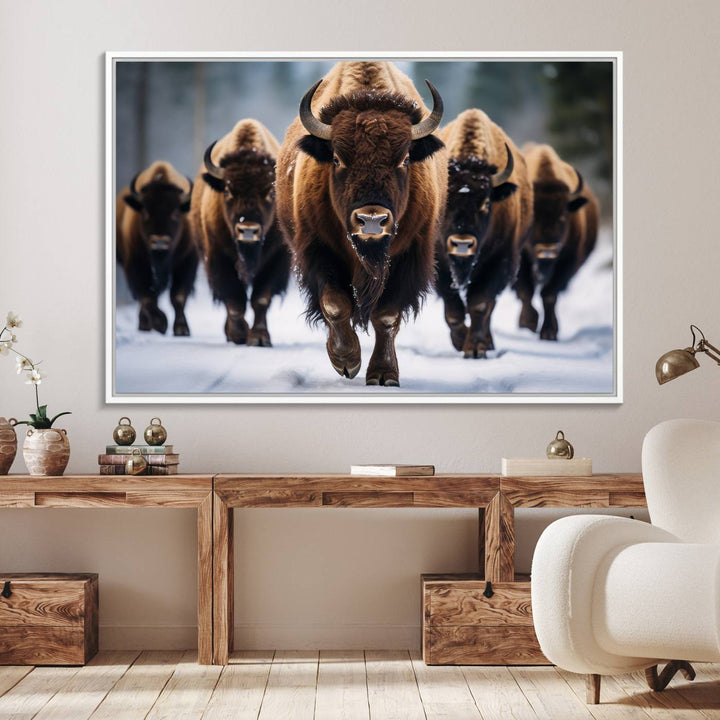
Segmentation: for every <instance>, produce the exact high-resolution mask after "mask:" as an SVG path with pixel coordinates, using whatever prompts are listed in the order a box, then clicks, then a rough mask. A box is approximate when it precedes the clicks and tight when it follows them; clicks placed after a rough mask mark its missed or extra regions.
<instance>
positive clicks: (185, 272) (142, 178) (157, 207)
mask: <svg viewBox="0 0 720 720" xmlns="http://www.w3.org/2000/svg"><path fill="white" fill-rule="evenodd" d="M191 191H192V182H191V181H190V180H188V179H187V178H186V177H183V176H182V175H181V174H180V173H179V172H178V171H177V170H175V168H174V167H173V166H172V165H171V164H170V163H168V162H163V161H158V162H154V163H153V164H152V165H150V167H148V168H147V169H145V170H143V171H142V172H140V173H138V174H137V175H136V176H135V177H134V178H133V179H132V182H131V183H130V186H129V187H125V188H123V189H122V190H121V191H120V194H119V195H118V197H117V203H116V221H115V234H116V256H117V260H118V262H119V263H120V265H121V266H122V268H123V270H124V271H125V276H126V277H127V281H128V285H129V286H130V292H131V293H132V295H133V297H134V298H135V299H136V300H139V302H140V320H139V325H138V326H139V329H140V330H144V331H150V330H153V329H154V330H157V331H158V332H161V333H164V332H165V331H166V330H167V326H168V321H167V317H166V316H165V313H164V312H163V311H162V310H160V308H159V307H158V304H157V300H158V296H159V295H160V293H162V292H163V291H164V290H165V289H166V288H167V287H168V285H170V300H171V302H172V306H173V309H174V310H175V322H174V324H173V333H174V334H175V335H189V334H190V329H189V328H188V324H187V320H186V319H185V302H186V301H187V298H188V295H190V294H191V293H192V291H193V288H194V286H195V275H196V273H197V266H198V256H197V252H196V250H195V246H194V245H193V242H192V238H191V235H190V225H189V223H188V216H187V213H188V210H189V209H190V193H191Z"/></svg>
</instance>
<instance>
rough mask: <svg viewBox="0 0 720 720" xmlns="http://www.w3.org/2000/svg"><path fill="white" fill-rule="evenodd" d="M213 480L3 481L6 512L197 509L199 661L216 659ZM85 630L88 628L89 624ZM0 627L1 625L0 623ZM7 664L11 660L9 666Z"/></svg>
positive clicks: (0, 502) (91, 642) (0, 490)
mask: <svg viewBox="0 0 720 720" xmlns="http://www.w3.org/2000/svg"><path fill="white" fill-rule="evenodd" d="M212 487H213V475H211V474H208V475H190V474H187V475H174V476H172V477H148V476H142V477H135V476H132V475H115V476H104V475H66V476H63V477H35V476H30V475H6V476H0V507H2V508H39V507H44V508H46V507H50V508H53V507H54V508H57V507H72V508H90V509H92V508H136V507H165V508H171V509H175V508H196V509H197V511H198V661H199V662H200V663H201V664H210V663H212V658H213V654H212V653H213V630H214V627H213V615H212V613H213V603H212V598H213V587H212V579H213V573H212V565H213V537H212V526H213V519H212ZM86 625H87V622H86ZM0 626H1V622H0ZM85 637H86V639H88V647H90V648H92V647H93V646H94V647H97V627H96V626H95V625H92V624H90V625H88V626H87V627H86V628H85ZM6 662H7V660H6Z"/></svg>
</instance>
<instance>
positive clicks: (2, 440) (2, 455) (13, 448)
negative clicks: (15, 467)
mask: <svg viewBox="0 0 720 720" xmlns="http://www.w3.org/2000/svg"><path fill="white" fill-rule="evenodd" d="M11 419H12V418H11ZM13 422H14V420H13ZM15 453H17V435H15V429H14V428H13V425H12V423H10V422H9V421H8V420H6V419H5V418H4V417H0V475H7V474H8V472H10V466H11V465H12V464H13V460H14V459H15Z"/></svg>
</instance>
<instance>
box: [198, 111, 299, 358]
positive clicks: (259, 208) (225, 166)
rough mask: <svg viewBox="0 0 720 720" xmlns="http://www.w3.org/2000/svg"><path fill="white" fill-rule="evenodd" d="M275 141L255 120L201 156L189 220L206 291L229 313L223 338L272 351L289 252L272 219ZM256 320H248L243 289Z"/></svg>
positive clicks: (235, 129) (286, 276) (274, 219)
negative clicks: (272, 326) (274, 312)
mask: <svg viewBox="0 0 720 720" xmlns="http://www.w3.org/2000/svg"><path fill="white" fill-rule="evenodd" d="M278 149H279V146H278V143H277V141H276V140H275V138H274V137H273V136H272V135H271V134H270V131H269V130H268V129H267V128H266V127H264V126H263V125H262V124H261V123H259V122H258V121H257V120H241V121H240V122H239V123H238V124H237V125H235V127H234V128H233V129H232V130H231V131H230V132H229V133H228V134H227V135H225V137H223V138H222V139H221V140H219V141H217V142H214V143H213V144H212V145H210V147H208V149H207V150H206V151H205V160H204V167H203V168H202V169H201V170H200V172H199V174H198V178H197V179H196V181H195V187H194V188H193V198H192V211H191V213H190V221H191V224H192V228H193V235H194V238H195V242H196V243H197V245H198V249H199V251H200V253H201V255H202V257H203V258H204V260H205V269H206V272H207V277H208V281H209V283H210V288H211V289H212V293H213V297H214V299H215V300H216V301H218V302H222V303H224V304H225V307H226V308H227V319H226V321H225V336H226V337H227V339H228V341H231V342H234V343H237V344H238V345H242V344H245V343H247V344H248V345H255V346H261V347H269V346H270V345H271V342H270V334H269V333H268V329H267V311H268V308H269V307H270V302H271V301H272V298H273V297H274V296H275V295H277V294H279V293H283V292H284V291H285V289H286V287H287V282H288V277H289V274H290V253H289V252H288V249H287V248H286V247H285V245H284V244H283V241H282V235H281V234H280V230H279V229H278V226H277V221H276V218H275V161H276V158H277V153H278ZM250 285H252V294H251V295H250V304H251V305H252V309H253V313H254V318H253V326H252V329H249V328H248V324H247V321H246V320H245V310H246V307H247V295H248V287H249V286H250Z"/></svg>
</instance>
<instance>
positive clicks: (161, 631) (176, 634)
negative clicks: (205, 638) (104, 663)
mask: <svg viewBox="0 0 720 720" xmlns="http://www.w3.org/2000/svg"><path fill="white" fill-rule="evenodd" d="M196 647H197V628H196V627H195V626H194V625H169V626H166V625H147V626H146V625H101V626H100V649H101V650H190V649H192V648H196Z"/></svg>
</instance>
